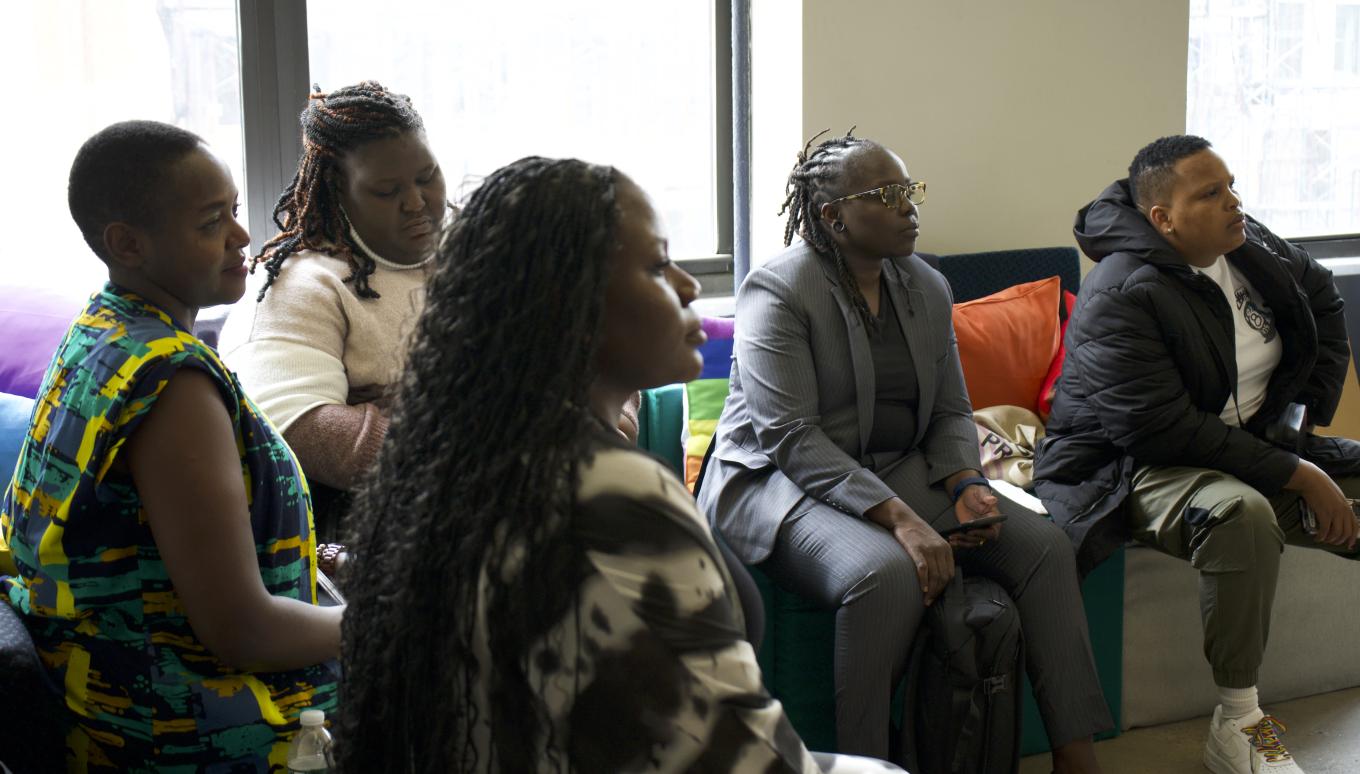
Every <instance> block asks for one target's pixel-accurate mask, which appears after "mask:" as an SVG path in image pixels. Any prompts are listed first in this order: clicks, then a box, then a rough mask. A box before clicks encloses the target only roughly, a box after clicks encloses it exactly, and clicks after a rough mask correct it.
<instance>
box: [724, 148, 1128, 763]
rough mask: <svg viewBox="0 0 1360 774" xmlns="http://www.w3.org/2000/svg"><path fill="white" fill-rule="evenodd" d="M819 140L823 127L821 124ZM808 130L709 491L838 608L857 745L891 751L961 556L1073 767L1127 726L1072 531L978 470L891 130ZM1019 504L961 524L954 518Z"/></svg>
mask: <svg viewBox="0 0 1360 774" xmlns="http://www.w3.org/2000/svg"><path fill="white" fill-rule="evenodd" d="M813 139H814V140H815V139H816V138H813ZM811 148H812V142H811V141H809V143H808V145H807V147H805V148H804V150H803V153H801V154H800V155H799V160H798V164H797V165H796V166H795V167H794V169H793V172H792V174H791V175H790V177H789V183H788V189H787V190H788V198H787V199H786V201H785V209H786V210H788V211H789V220H788V226H787V227H786V229H785V234H784V241H785V244H786V245H788V244H789V243H790V242H791V241H792V238H793V236H795V235H800V236H801V237H802V241H801V242H799V243H798V244H796V245H794V246H791V247H788V249H786V250H784V251H783V252H782V253H780V254H779V255H778V256H776V257H774V258H773V259H771V260H770V261H769V262H767V263H766V264H765V265H764V266H762V267H760V268H759V269H757V270H755V271H753V272H752V273H751V274H750V275H749V276H748V277H747V278H746V281H745V282H744V283H743V284H742V286H741V289H740V291H739V292H738V294H737V330H736V344H735V348H734V351H733V362H732V375H731V384H730V392H729V394H728V398H727V402H726V404H725V405H724V407H723V412H722V418H721V419H720V420H719V423H718V429H717V433H716V438H717V444H716V447H715V449H714V453H713V457H712V461H711V463H710V464H709V466H708V471H707V473H706V474H705V477H704V481H703V482H702V485H701V487H700V495H699V506H700V508H701V509H702V510H703V511H704V512H705V513H706V515H707V516H708V518H709V519H710V521H711V522H712V523H713V524H714V526H715V527H716V528H717V529H718V530H719V531H720V532H721V534H722V535H723V537H724V538H725V539H726V540H727V542H728V544H729V545H730V546H731V548H732V549H733V550H734V551H735V552H736V554H737V555H738V556H739V557H740V558H741V559H742V561H744V562H746V563H747V564H758V565H760V566H761V568H762V569H763V570H764V571H765V572H766V573H767V574H768V575H769V576H770V577H771V578H772V579H773V580H774V581H775V582H776V583H778V584H779V585H780V586H782V587H784V588H787V589H789V590H791V591H793V592H795V593H797V594H799V595H801V596H803V597H806V598H808V599H810V600H813V601H816V602H818V603H821V604H824V605H826V606H827V607H829V608H831V607H834V608H837V613H836V632H835V641H836V646H835V650H836V655H835V667H834V673H835V683H836V736H837V746H838V748H839V750H840V751H841V752H849V753H855V754H860V755H869V756H875V757H880V758H881V757H885V756H887V754H888V739H889V702H890V700H891V696H892V693H893V689H894V687H895V686H896V684H897V683H898V681H899V680H900V679H901V676H902V673H903V671H904V669H905V667H906V661H907V656H908V654H909V651H910V648H911V643H912V638H913V637H914V636H915V634H916V631H917V628H918V627H919V625H920V622H921V619H922V616H923V614H924V612H925V607H926V606H927V605H929V604H931V602H932V601H933V600H934V599H935V597H936V596H937V595H938V594H939V593H940V592H941V591H942V590H943V588H944V586H945V584H946V583H947V581H948V580H949V579H950V578H951V577H952V576H953V574H954V566H955V562H956V561H957V562H958V564H959V565H961V566H962V567H963V568H964V569H965V570H966V571H968V572H970V573H978V574H982V575H986V576H988V577H991V578H993V579H994V580H996V581H997V582H999V583H1000V584H1001V585H1002V586H1003V587H1004V588H1005V589H1006V590H1007V591H1008V592H1009V593H1010V595H1011V597H1012V598H1013V599H1014V600H1015V603H1016V606H1017V608H1018V610H1019V613H1020V618H1021V625H1022V627H1023V629H1024V635H1025V639H1026V653H1027V665H1026V666H1027V670H1028V673H1029V675H1030V678H1031V680H1032V682H1033V684H1034V685H1035V686H1036V693H1037V698H1038V702H1039V708H1040V712H1041V713H1042V715H1043V719H1044V724H1045V727H1046V729H1047V732H1048V736H1049V740H1050V741H1051V743H1052V747H1053V751H1054V752H1053V762H1054V769H1055V771H1057V772H1093V771H1099V770H1100V769H1099V765H1098V764H1097V762H1096V759H1095V753H1094V749H1093V745H1092V742H1091V737H1092V735H1093V734H1095V733H1098V732H1100V731H1103V730H1106V729H1109V728H1111V727H1112V725H1113V723H1112V720H1111V718H1110V714H1109V710H1108V708H1107V706H1106V704H1105V700H1104V697H1103V696H1102V694H1101V690H1100V684H1099V682H1098V679H1097V676H1096V670H1095V662H1094V659H1093V658H1092V655H1091V647H1090V643H1089V640H1088V637H1087V630H1086V617H1085V614H1084V612H1083V609H1082V602H1081V595H1080V592H1079V590H1078V578H1077V571H1076V561H1075V556H1074V553H1073V550H1072V546H1071V543H1070V542H1069V541H1068V539H1067V538H1066V537H1065V536H1064V535H1063V533H1062V531H1061V530H1059V529H1058V528H1057V527H1054V526H1053V525H1052V524H1051V523H1050V522H1049V521H1047V520H1046V519H1044V518H1042V517H1040V516H1037V515H1035V514H1034V513H1032V512H1030V511H1028V510H1027V509H1025V508H1023V507H1020V506H1018V505H1015V504H1013V503H1011V502H1010V501H1008V500H1006V499H1004V498H1000V497H998V496H997V495H996V494H995V493H993V492H992V490H991V488H990V487H989V486H988V485H987V481H986V479H985V478H982V476H981V473H980V472H979V470H980V468H981V464H980V460H979V454H978V445H977V431H976V429H975V428H974V425H973V419H972V407H971V405H970V404H969V401H968V393H967V389H966V388H965V386H964V382H963V371H962V368H961V366H960V364H959V355H958V348H957V345H956V344H955V339H954V329H953V322H952V316H951V302H952V297H951V295H950V291H949V286H948V284H947V283H946V282H945V279H944V278H943V277H942V276H941V275H940V274H939V272H937V271H935V270H934V269H932V268H931V267H930V266H928V265H927V264H926V263H925V262H924V261H923V260H921V258H920V257H918V256H917V255H915V254H914V252H913V251H914V250H915V246H916V238H917V235H918V234H919V222H918V215H919V211H918V209H917V205H919V204H921V203H923V202H924V201H925V183H922V182H913V181H912V179H911V177H910V176H909V175H908V174H907V169H906V166H905V165H904V164H903V163H902V160H901V159H900V158H898V156H897V155H896V154H894V153H893V152H892V151H890V150H888V149H887V148H884V147H883V146H881V145H879V144H878V143H875V142H872V141H870V140H865V139H862V138H857V137H853V136H851V135H849V134H847V135H846V136H844V137H837V138H833V139H831V140H827V141H826V142H823V143H822V144H821V145H819V146H818V147H817V148H816V149H815V150H811V151H810V152H809V149H811ZM998 512H1000V513H1004V514H1006V515H1007V517H1008V520H1007V521H1006V524H1005V530H1004V532H1003V531H1002V530H1001V525H999V524H998V525H992V526H990V527H987V528H984V529H980V530H977V531H974V532H969V533H964V534H962V535H954V536H952V537H951V538H950V539H949V541H946V540H945V539H944V538H942V537H941V536H940V534H939V530H942V529H944V528H945V527H947V526H949V525H951V524H958V523H961V522H967V521H971V520H974V519H978V518H981V517H983V516H987V515H993V514H996V513H998Z"/></svg>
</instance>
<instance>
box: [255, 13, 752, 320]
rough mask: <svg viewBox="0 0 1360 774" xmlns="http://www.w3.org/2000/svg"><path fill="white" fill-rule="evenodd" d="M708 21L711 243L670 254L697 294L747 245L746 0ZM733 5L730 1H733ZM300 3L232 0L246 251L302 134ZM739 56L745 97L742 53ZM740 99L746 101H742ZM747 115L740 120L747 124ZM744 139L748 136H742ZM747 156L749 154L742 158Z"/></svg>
mask: <svg viewBox="0 0 1360 774" xmlns="http://www.w3.org/2000/svg"><path fill="white" fill-rule="evenodd" d="M712 1H713V19H714V25H713V27H714V30H713V33H714V39H715V40H714V42H715V45H714V54H715V61H714V78H715V83H714V127H713V131H714V141H715V145H714V148H715V154H714V156H715V160H716V165H715V166H716V168H715V170H714V188H715V190H714V204H715V209H716V211H715V212H714V217H715V225H716V230H717V244H716V245H714V247H713V251H712V252H711V253H708V254H700V255H685V256H677V257H676V258H675V260H676V262H677V263H679V264H681V265H682V266H683V267H684V268H685V269H686V270H687V271H689V272H690V273H691V274H694V275H695V276H697V277H699V279H700V281H701V282H703V283H704V295H706V296H707V295H714V294H726V293H731V292H732V287H733V286H732V282H731V278H732V275H733V267H734V254H736V253H735V252H734V246H741V245H743V244H744V245H746V246H749V241H750V240H749V237H748V238H746V240H745V242H744V243H742V241H741V239H740V238H739V237H736V236H735V234H734V229H735V227H736V226H735V223H734V222H737V223H742V224H745V223H746V222H747V221H749V218H743V215H742V212H741V210H740V204H741V203H742V202H743V201H744V198H745V197H743V196H742V195H741V192H742V191H744V190H746V189H745V188H743V189H742V191H736V190H735V187H736V186H735V185H734V183H735V182H736V181H735V179H734V178H737V177H738V176H739V175H740V174H741V172H740V170H744V173H745V175H746V178H747V180H748V182H749V176H750V163H749V160H748V161H746V162H745V163H741V162H734V157H735V153H734V150H736V149H735V148H734V137H733V127H734V126H735V125H736V124H735V123H734V119H733V109H734V107H733V106H734V99H733V87H734V78H733V48H732V40H733V38H732V20H733V13H734V8H736V7H741V8H745V9H746V10H745V13H746V14H747V15H746V18H747V19H749V0H712ZM734 3H735V6H734ZM307 6H308V3H307V2H305V1H299V2H291V1H288V0H284V1H278V0H238V3H237V24H238V35H239V45H240V49H241V51H240V53H241V57H240V59H241V102H242V106H241V112H242V124H243V131H244V132H245V138H244V142H243V148H244V152H245V169H246V181H245V198H246V207H247V212H248V213H249V217H250V224H251V232H252V244H251V250H252V251H253V252H255V253H258V252H259V250H260V247H261V246H262V245H264V243H265V242H267V241H268V240H269V239H271V238H272V237H273V236H274V235H275V234H276V233H278V227H277V226H276V225H275V224H274V218H273V212H274V204H275V202H276V201H277V200H278V196H279V193H280V192H281V191H283V189H284V187H285V186H287V185H288V183H289V182H290V181H291V180H292V179H293V173H294V172H295V171H296V169H297V159H298V157H299V155H301V153H302V139H301V135H300V132H299V131H298V126H297V118H296V117H297V115H298V112H299V111H301V109H302V105H303V104H305V102H306V99H307V95H308V93H309V92H310V84H311V73H310V69H309V59H308V49H307ZM745 61H746V72H747V82H748V86H747V88H746V93H747V94H748V95H749V71H750V67H749V54H748V56H747V59H746V60H745ZM743 104H748V103H743ZM749 123H750V122H749V119H746V120H745V121H744V126H745V127H746V128H747V129H748V130H749ZM748 145H749V140H748ZM744 158H749V153H747V154H746V156H744Z"/></svg>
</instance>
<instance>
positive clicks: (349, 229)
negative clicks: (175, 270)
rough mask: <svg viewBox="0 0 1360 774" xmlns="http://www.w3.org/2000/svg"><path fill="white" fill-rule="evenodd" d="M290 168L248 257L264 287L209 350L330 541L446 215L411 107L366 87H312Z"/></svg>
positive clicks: (438, 178) (372, 441)
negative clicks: (272, 228) (285, 455)
mask: <svg viewBox="0 0 1360 774" xmlns="http://www.w3.org/2000/svg"><path fill="white" fill-rule="evenodd" d="M301 121H302V144H303V153H302V158H301V159H300V160H299V161H298V169H297V174H296V175H295V176H294V177H293V181H292V182H291V183H289V185H288V187H287V188H286V189H285V190H284V192H283V195H282V196H280V197H279V200H278V203H277V204H276V205H275V206H274V222H275V224H276V225H277V226H278V227H279V229H280V232H279V234H278V235H277V236H275V237H274V238H273V239H271V240H269V242H268V243H267V244H266V245H265V246H264V250H263V251H262V252H261V253H260V255H259V256H257V257H256V258H255V263H254V266H253V267H252V271H253V270H255V269H259V268H261V267H262V268H263V269H264V273H265V277H264V282H263V286H262V287H261V288H260V291H259V294H258V296H257V298H256V299H255V302H254V303H253V304H249V305H247V306H244V307H242V308H240V309H238V310H237V311H236V312H234V313H233V314H232V316H231V318H230V319H229V321H228V323H227V325H226V327H225V329H224V331H223V334H222V346H221V349H222V352H223V355H224V357H225V359H226V360H227V362H228V363H230V364H231V366H232V367H233V368H234V369H235V370H236V371H237V373H238V375H239V376H240V379H241V383H242V384H243V385H244V386H245V388H246V389H247V391H249V393H250V395H251V397H253V398H254V399H255V401H256V402H257V403H258V404H259V406H260V407H261V408H262V409H263V410H264V411H265V413H266V414H268V415H269V417H270V419H271V420H273V422H274V423H275V424H276V425H277V426H278V427H279V429H280V430H281V431H282V432H283V434H284V437H285V438H286V439H287V441H288V443H289V445H290V446H292V447H293V450H294V451H295V452H296V453H297V456H298V459H299V460H300V461H301V462H302V468H303V471H304V472H305V473H306V475H307V478H308V480H309V481H310V482H311V484H312V487H313V494H314V497H315V499H316V508H317V528H318V532H319V534H320V535H321V536H322V537H323V538H329V537H330V536H331V534H332V533H333V530H334V529H335V524H336V520H337V519H338V516H339V513H340V512H341V511H342V510H343V507H344V504H345V502H346V501H347V499H348V497H347V495H346V494H345V493H346V492H348V490H350V489H351V488H352V487H353V486H354V484H355V482H356V481H357V480H358V478H359V477H360V476H361V475H362V474H363V473H364V472H366V471H367V470H368V469H369V468H370V467H371V466H372V463H373V460H374V458H375V457H376V456H377V452H378V447H379V446H380V445H381V443H382V438H383V434H384V433H385V432H386V429H387V422H388V414H387V408H386V406H387V397H386V395H387V389H388V387H389V385H391V384H393V383H394V382H395V381H396V379H397V378H398V376H399V375H400V373H401V368H402V362H403V357H404V352H405V346H404V341H405V339H406V337H407V336H408V334H409V333H410V331H411V328H412V326H413V324H414V322H415V319H416V318H417V317H418V316H419V315H420V310H421V308H422V306H423V303H424V300H423V294H424V287H425V282H426V280H427V279H428V277H429V274H430V271H431V268H432V264H431V259H432V256H433V253H434V247H435V244H436V241H437V238H438V235H439V233H440V230H441V228H442V226H443V223H444V220H445V217H446V212H447V209H448V205H447V203H446V200H445V190H444V177H443V174H442V173H441V172H440V169H439V164H438V162H437V161H436V160H435V157H434V154H433V153H432V152H431V151H430V148H429V145H428V143H427V141H426V137H425V129H424V124H423V123H422V121H421V118H420V115H419V114H418V113H416V111H415V108H414V107H412V105H411V100H410V99H409V98H408V97H406V96H404V95H402V94H396V93H393V92H391V91H388V90H387V89H385V88H383V86H382V85H380V84H378V83H375V82H373V81H365V82H363V83H359V84H357V85H354V86H347V87H345V88H343V89H338V90H336V91H333V92H330V93H328V94H327V93H322V92H321V91H320V90H319V89H317V90H316V91H315V93H313V94H312V95H311V97H310V99H309V100H308V102H307V107H306V109H304V110H303V111H302V116H301Z"/></svg>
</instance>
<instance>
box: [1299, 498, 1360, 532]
mask: <svg viewBox="0 0 1360 774" xmlns="http://www.w3.org/2000/svg"><path fill="white" fill-rule="evenodd" d="M1346 502H1348V503H1350V504H1351V513H1353V514H1355V518H1356V519H1357V520H1360V500H1353V499H1351V498H1349V497H1348V498H1346ZM1299 521H1300V522H1302V524H1303V531H1304V532H1307V533H1308V534H1310V535H1316V534H1317V531H1318V521H1317V514H1316V513H1313V509H1312V508H1309V507H1308V503H1307V501H1303V500H1300V501H1299Z"/></svg>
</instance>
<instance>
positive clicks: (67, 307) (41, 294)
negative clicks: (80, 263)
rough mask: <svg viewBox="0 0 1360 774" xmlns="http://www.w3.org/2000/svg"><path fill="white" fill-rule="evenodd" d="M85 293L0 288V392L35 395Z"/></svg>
mask: <svg viewBox="0 0 1360 774" xmlns="http://www.w3.org/2000/svg"><path fill="white" fill-rule="evenodd" d="M88 298H89V293H88V292H83V293H73V292H71V291H70V290H60V291H59V290H50V289H47V288H31V287H18V286H14V285H0V338H2V339H3V341H4V345H3V346H0V392H7V393H10V394H11V395H22V396H24V397H26V398H32V397H34V396H36V395H37V394H38V387H39V386H40V385H41V384H42V378H43V374H44V373H46V372H47V364H48V363H49V362H51V360H52V353H54V352H56V351H57V345H58V344H60V343H61V339H62V337H63V336H65V335H66V329H67V328H69V327H71V320H73V319H75V316H76V315H77V314H79V313H80V310H81V309H83V308H84V306H85V301H86V299H88Z"/></svg>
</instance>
